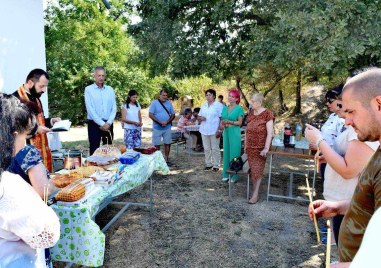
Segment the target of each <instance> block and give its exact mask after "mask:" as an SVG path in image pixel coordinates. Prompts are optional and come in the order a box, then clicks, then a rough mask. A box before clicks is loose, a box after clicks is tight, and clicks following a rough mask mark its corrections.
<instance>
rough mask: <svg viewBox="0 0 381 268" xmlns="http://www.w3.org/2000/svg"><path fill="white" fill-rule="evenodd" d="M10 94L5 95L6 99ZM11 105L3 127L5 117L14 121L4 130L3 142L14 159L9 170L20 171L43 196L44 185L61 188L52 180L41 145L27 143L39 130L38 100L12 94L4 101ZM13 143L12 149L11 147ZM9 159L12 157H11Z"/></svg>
mask: <svg viewBox="0 0 381 268" xmlns="http://www.w3.org/2000/svg"><path fill="white" fill-rule="evenodd" d="M6 98H8V96H7V95H4V97H3V99H6ZM6 105H12V106H11V107H9V110H7V111H8V113H10V112H12V114H9V115H8V116H6V114H3V117H2V118H1V120H2V123H1V125H2V128H3V125H4V124H6V123H5V122H3V120H5V121H8V122H12V125H11V126H10V127H11V130H12V131H8V130H5V133H2V137H1V138H2V139H3V141H2V142H1V144H6V145H5V146H6V148H7V149H6V152H7V153H8V155H7V156H6V157H7V159H11V161H10V164H9V167H8V171H10V172H12V173H15V174H18V175H20V176H21V177H22V178H23V179H24V180H25V181H26V182H27V183H29V184H31V185H32V187H33V188H34V189H35V191H36V192H37V193H38V194H39V195H40V196H41V198H42V197H43V196H44V188H46V187H47V188H48V195H51V194H52V193H53V192H54V191H56V190H57V187H56V186H55V185H54V184H53V183H52V182H50V181H49V177H50V174H49V171H48V170H47V169H46V167H45V166H44V163H43V160H42V157H41V154H40V152H39V151H38V149H37V148H36V147H35V146H33V145H31V144H27V143H26V139H27V138H30V137H33V136H34V134H35V133H36V131H37V127H38V125H37V121H36V117H35V115H36V114H37V113H38V108H37V107H36V106H35V104H34V103H32V102H29V101H23V102H19V103H18V100H17V99H16V98H9V101H8V102H6V103H5V102H4V106H6ZM9 116H12V121H9V120H10V118H9ZM10 147H12V150H10ZM7 161H8V160H7Z"/></svg>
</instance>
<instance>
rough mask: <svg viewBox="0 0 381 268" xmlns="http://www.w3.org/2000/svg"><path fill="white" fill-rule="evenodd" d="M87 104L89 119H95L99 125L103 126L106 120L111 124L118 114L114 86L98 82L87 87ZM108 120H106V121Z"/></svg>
mask: <svg viewBox="0 0 381 268" xmlns="http://www.w3.org/2000/svg"><path fill="white" fill-rule="evenodd" d="M85 104H86V110H87V119H89V120H93V121H94V122H95V123H96V124H97V125H99V126H103V125H104V124H105V123H106V122H107V123H109V124H110V125H111V124H112V123H113V122H114V119H115V116H116V99H115V93H114V90H113V89H112V87H110V86H106V85H103V87H101V88H100V87H98V86H97V84H95V83H94V84H92V85H89V86H87V87H86V88H85ZM104 120H105V121H106V122H105V121H104Z"/></svg>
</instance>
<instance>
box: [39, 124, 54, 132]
mask: <svg viewBox="0 0 381 268" xmlns="http://www.w3.org/2000/svg"><path fill="white" fill-rule="evenodd" d="M48 132H52V130H51V129H50V128H47V127H45V126H42V125H40V126H38V128H37V133H38V134H44V133H48Z"/></svg>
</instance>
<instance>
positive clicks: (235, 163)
mask: <svg viewBox="0 0 381 268" xmlns="http://www.w3.org/2000/svg"><path fill="white" fill-rule="evenodd" d="M242 168H243V160H242V157H240V156H238V157H234V158H233V159H232V161H230V163H229V169H230V170H232V171H235V173H237V172H238V171H240V170H241V169H242Z"/></svg>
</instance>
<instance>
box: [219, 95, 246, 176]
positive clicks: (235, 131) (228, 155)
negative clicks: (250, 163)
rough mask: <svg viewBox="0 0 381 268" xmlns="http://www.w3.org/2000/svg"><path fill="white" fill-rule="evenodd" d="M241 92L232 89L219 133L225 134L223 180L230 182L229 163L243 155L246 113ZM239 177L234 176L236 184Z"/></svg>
mask: <svg viewBox="0 0 381 268" xmlns="http://www.w3.org/2000/svg"><path fill="white" fill-rule="evenodd" d="M240 95H241V94H240V92H239V91H238V90H237V89H234V88H233V89H230V90H229V95H228V106H224V108H223V110H222V115H221V117H222V121H221V124H220V127H219V131H222V130H223V131H224V132H223V140H224V142H223V144H224V145H223V146H224V153H223V170H222V180H223V181H228V173H227V170H228V169H229V163H230V161H232V160H233V158H234V157H239V156H240V155H241V148H242V141H241V125H242V120H243V116H244V115H245V112H244V110H243V108H242V106H241V105H239V102H240ZM237 179H238V176H237V175H233V177H232V181H233V182H236V181H237Z"/></svg>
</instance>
